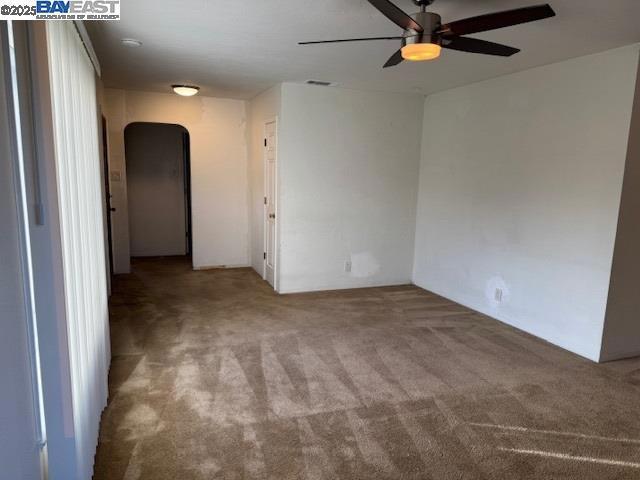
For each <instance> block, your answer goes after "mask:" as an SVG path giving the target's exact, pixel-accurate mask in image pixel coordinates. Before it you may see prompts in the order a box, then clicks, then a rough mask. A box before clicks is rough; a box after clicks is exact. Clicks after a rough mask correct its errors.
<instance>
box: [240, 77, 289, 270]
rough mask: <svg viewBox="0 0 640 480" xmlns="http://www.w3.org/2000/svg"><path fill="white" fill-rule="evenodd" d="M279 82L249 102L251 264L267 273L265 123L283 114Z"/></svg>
mask: <svg viewBox="0 0 640 480" xmlns="http://www.w3.org/2000/svg"><path fill="white" fill-rule="evenodd" d="M280 88H281V87H280V85H277V86H275V87H273V88H270V89H269V90H266V91H265V92H262V93H261V94H259V95H257V96H256V97H254V98H253V99H251V101H250V102H249V106H248V111H249V114H248V117H249V122H248V124H249V128H248V132H247V134H248V141H249V188H250V191H251V193H250V205H251V207H250V224H251V227H250V228H251V266H252V267H253V268H254V269H255V270H256V272H258V274H259V275H260V276H264V258H263V253H264V196H265V190H264V187H265V185H264V155H263V153H264V150H263V149H264V147H263V145H264V144H263V142H264V124H265V122H267V121H269V120H273V119H274V118H275V117H278V116H279V115H280Z"/></svg>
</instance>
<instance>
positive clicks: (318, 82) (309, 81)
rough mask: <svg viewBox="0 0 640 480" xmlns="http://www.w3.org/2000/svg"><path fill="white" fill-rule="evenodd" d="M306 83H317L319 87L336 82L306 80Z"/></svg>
mask: <svg viewBox="0 0 640 480" xmlns="http://www.w3.org/2000/svg"><path fill="white" fill-rule="evenodd" d="M304 83H306V84H307V85H318V86H320V87H334V86H335V85H336V84H335V83H333V82H323V81H322V80H307V81H306V82H304Z"/></svg>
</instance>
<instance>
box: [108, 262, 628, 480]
mask: <svg viewBox="0 0 640 480" xmlns="http://www.w3.org/2000/svg"><path fill="white" fill-rule="evenodd" d="M133 266H134V270H133V273H132V274H130V275H126V276H119V277H117V278H116V279H115V282H114V284H113V297H112V300H111V312H112V313H111V314H112V317H111V335H112V343H113V346H112V350H113V363H112V367H111V375H110V392H111V397H110V402H109V406H108V407H107V409H106V410H105V412H104V415H103V419H102V426H101V433H100V444H99V448H98V454H97V457H96V474H95V479H96V480H123V479H124V480H169V479H171V480H191V479H193V480H210V479H271V480H287V479H313V480H316V479H327V480H335V479H433V480H440V479H442V480H445V479H536V480H541V479H594V480H596V479H597V480H609V479H611V480H613V479H639V478H640V361H638V360H630V361H624V362H617V363H615V364H608V365H596V364H593V363H591V362H589V361H587V360H584V359H582V358H579V357H577V356H575V355H572V354H570V353H568V352H565V351H563V350H561V349H559V348H556V347H554V346H552V345H549V344H547V343H545V342H543V341H540V340H538V339H535V338H533V337H531V336H529V335H526V334H524V333H522V332H519V331H517V330H515V329H512V328H510V327H508V326H505V325H503V324H501V323H499V322H497V321H494V320H491V319H489V318H487V317H485V316H483V315H480V314H478V313H475V312H473V311H470V310H468V309H466V308H464V307H461V306H459V305H456V304H454V303H452V302H450V301H448V300H445V299H443V298H441V297H438V296H436V295H434V294H432V293H429V292H426V291H424V290H421V289H419V288H417V287H414V286H401V287H385V288H371V289H361V290H350V291H339V292H322V293H310V294H298V295H285V296H278V295H276V294H275V293H274V292H273V291H272V290H271V289H270V288H269V286H268V285H267V284H266V283H264V282H263V281H262V280H261V279H260V278H259V277H258V276H257V275H256V274H255V273H254V272H253V271H252V270H249V269H233V270H212V271H198V272H194V271H191V270H190V268H189V264H188V263H187V262H186V261H185V260H184V259H175V258H174V259H151V260H137V261H135V262H134V265H133ZM579 334H580V332H576V335H579Z"/></svg>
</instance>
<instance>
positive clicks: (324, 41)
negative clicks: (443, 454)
mask: <svg viewBox="0 0 640 480" xmlns="http://www.w3.org/2000/svg"><path fill="white" fill-rule="evenodd" d="M402 38H403V37H368V38H343V39H340V40H318V41H315V42H298V45H313V44H316V43H344V42H367V41H369V40H402Z"/></svg>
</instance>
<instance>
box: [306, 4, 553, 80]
mask: <svg viewBox="0 0 640 480" xmlns="http://www.w3.org/2000/svg"><path fill="white" fill-rule="evenodd" d="M368 1H369V3H370V4H371V5H373V6H374V7H375V8H377V9H378V10H379V11H380V13H382V14H383V15H384V16H385V17H387V18H388V19H389V20H391V21H392V22H393V23H395V24H396V25H397V26H398V27H400V28H402V34H401V35H398V36H393V37H392V36H385V37H369V38H343V39H340V40H320V41H313V42H299V44H300V45H309V44H314V43H344V42H368V41H372V40H396V41H397V40H400V42H401V47H400V49H399V50H397V51H396V53H394V54H393V55H392V56H391V58H389V60H387V63H385V64H384V68H387V67H393V66H395V65H398V64H399V63H401V62H402V61H403V60H411V61H413V62H421V61H424V60H434V59H436V58H438V57H439V56H440V52H441V51H442V49H443V48H447V49H449V50H458V51H461V52H469V53H481V54H484V55H495V56H498V57H510V56H511V55H515V54H516V53H518V52H519V51H520V50H519V49H517V48H514V47H509V46H507V45H500V44H499V43H493V42H488V41H486V40H481V39H479V38H473V37H467V35H472V34H475V33H481V32H488V31H491V30H497V29H499V28H504V27H511V26H513V25H520V24H522V23H528V22H535V21H538V20H543V19H545V18H550V17H553V16H555V14H556V13H555V12H554V11H553V8H551V6H550V5H549V4H544V5H534V6H532V7H524V8H516V9H514V10H506V11H504V12H496V13H489V14H486V15H480V16H478V17H471V18H465V19H463V20H457V21H455V22H449V23H442V18H441V17H440V15H438V14H437V13H434V12H427V7H429V6H430V5H431V4H432V3H433V2H434V0H413V3H414V4H416V5H417V6H418V7H420V11H419V12H416V13H414V14H413V15H408V14H407V13H405V12H403V11H402V10H400V9H399V8H398V7H397V6H396V5H395V4H394V3H391V2H390V1H389V0H368Z"/></svg>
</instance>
